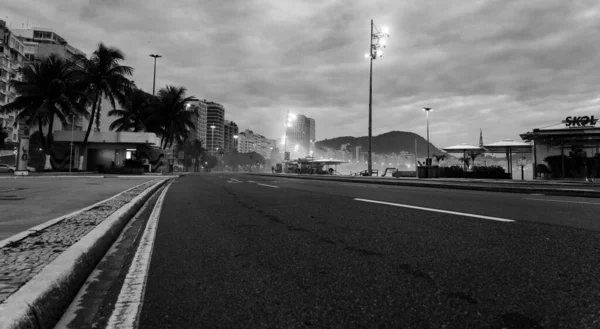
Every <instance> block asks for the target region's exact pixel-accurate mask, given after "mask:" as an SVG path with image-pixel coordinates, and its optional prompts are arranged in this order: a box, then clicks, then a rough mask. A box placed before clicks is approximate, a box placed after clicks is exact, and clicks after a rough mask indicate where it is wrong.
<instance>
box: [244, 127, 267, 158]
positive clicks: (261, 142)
mask: <svg viewBox="0 0 600 329" xmlns="http://www.w3.org/2000/svg"><path fill="white" fill-rule="evenodd" d="M238 136H239V137H238V152H240V153H250V152H256V153H258V154H260V155H261V156H262V157H263V158H265V159H270V158H271V151H272V150H273V140H272V139H268V138H266V137H265V136H263V135H260V134H256V133H254V132H253V131H252V130H249V129H246V130H245V131H243V132H241V133H239V135H238Z"/></svg>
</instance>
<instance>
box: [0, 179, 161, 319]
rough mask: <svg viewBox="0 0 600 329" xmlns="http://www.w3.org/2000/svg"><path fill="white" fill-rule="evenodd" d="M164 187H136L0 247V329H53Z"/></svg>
mask: <svg viewBox="0 0 600 329" xmlns="http://www.w3.org/2000/svg"><path fill="white" fill-rule="evenodd" d="M166 181H167V180H165V179H158V180H153V181H150V182H147V183H144V184H141V185H138V186H136V187H134V188H132V189H129V190H127V191H125V192H123V193H120V194H119V195H117V196H116V197H113V198H111V199H108V200H106V201H104V202H103V203H100V204H96V205H93V206H92V207H91V208H85V209H84V211H79V212H75V213H72V214H70V215H67V216H63V217H60V218H57V219H56V220H53V221H50V222H47V223H44V224H42V225H41V226H40V227H39V228H38V229H39V230H36V231H27V232H26V234H22V235H19V237H18V239H11V240H9V241H7V243H6V244H5V245H4V246H2V247H0V268H2V270H3V271H2V273H0V329H13V328H30V326H29V325H28V324H31V323H33V322H38V327H39V328H52V327H53V326H54V324H55V323H56V322H57V321H58V320H59V319H60V317H61V316H62V313H63V312H64V310H65V309H66V308H67V307H68V306H69V304H70V302H71V300H72V298H73V297H75V295H76V294H77V292H78V291H79V288H80V287H81V284H83V283H84V282H85V279H86V278H87V277H88V275H89V274H90V273H91V271H92V270H93V269H94V267H95V266H96V264H97V263H98V262H99V261H100V259H102V257H103V256H104V254H105V252H106V251H107V250H108V248H110V246H111V245H112V242H113V241H114V240H115V239H116V238H117V237H118V235H119V234H120V232H121V229H122V228H123V227H124V226H125V225H126V224H127V222H128V221H129V219H130V218H131V217H133V215H134V214H135V213H137V211H138V210H139V209H140V208H141V207H142V205H143V204H144V203H145V202H146V200H147V199H148V198H149V197H150V196H151V195H152V193H154V191H156V190H157V189H158V188H160V186H161V185H163V184H164V183H166ZM32 321H33V322H32ZM34 327H35V326H34Z"/></svg>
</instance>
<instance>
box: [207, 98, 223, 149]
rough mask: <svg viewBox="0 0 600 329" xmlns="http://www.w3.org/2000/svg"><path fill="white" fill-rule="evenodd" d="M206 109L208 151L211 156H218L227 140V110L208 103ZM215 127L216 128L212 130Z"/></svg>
mask: <svg viewBox="0 0 600 329" xmlns="http://www.w3.org/2000/svg"><path fill="white" fill-rule="evenodd" d="M204 103H205V104H206V106H207V109H206V113H207V115H206V149H207V150H208V151H209V152H210V153H211V154H216V153H217V152H218V151H220V150H223V148H224V138H225V108H224V107H223V105H221V104H218V103H214V102H207V101H206V100H205V101H204ZM211 127H214V128H211Z"/></svg>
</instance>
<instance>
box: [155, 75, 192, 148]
mask: <svg viewBox="0 0 600 329" xmlns="http://www.w3.org/2000/svg"><path fill="white" fill-rule="evenodd" d="M185 92H186V88H185V87H175V86H166V88H163V89H161V90H159V91H158V100H157V103H156V104H154V105H153V106H154V110H153V112H152V114H150V115H149V117H148V125H149V126H151V127H152V130H151V131H152V132H155V133H157V134H158V135H160V136H161V140H160V145H161V147H162V148H163V149H166V148H168V147H171V146H173V143H175V142H177V143H178V144H180V145H181V144H183V142H184V141H185V140H186V139H188V137H189V136H190V131H191V130H193V129H196V125H195V124H194V116H196V115H198V111H197V110H196V109H194V108H191V109H190V108H189V107H188V106H187V104H188V103H189V102H193V101H197V100H198V99H197V98H196V97H194V96H189V97H186V96H185Z"/></svg>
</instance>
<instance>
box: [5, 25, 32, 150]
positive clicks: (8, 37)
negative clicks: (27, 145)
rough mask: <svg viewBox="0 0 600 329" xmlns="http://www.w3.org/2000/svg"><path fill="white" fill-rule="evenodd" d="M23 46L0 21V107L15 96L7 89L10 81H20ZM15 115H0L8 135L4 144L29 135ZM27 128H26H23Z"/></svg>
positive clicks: (23, 54) (23, 56)
mask: <svg viewBox="0 0 600 329" xmlns="http://www.w3.org/2000/svg"><path fill="white" fill-rule="evenodd" d="M24 59H25V44H23V42H22V41H21V40H19V38H18V37H17V36H16V35H15V34H14V33H13V32H12V31H11V30H10V29H8V27H7V26H6V22H5V21H3V20H0V107H2V106H3V105H6V104H8V103H11V102H12V101H14V100H15V98H16V97H17V94H16V93H15V92H14V90H12V89H11V88H10V87H9V82H10V80H13V79H15V80H21V78H22V77H21V74H20V73H19V72H18V70H19V69H20V68H22V67H23V63H24ZM15 118H16V113H11V114H0V126H1V127H2V128H3V129H4V131H5V132H6V133H7V134H8V137H7V138H6V140H5V141H6V142H13V143H18V142H19V135H20V134H21V135H29V131H25V130H22V129H20V128H22V127H21V126H20V125H19V123H18V122H15ZM25 128H27V127H25Z"/></svg>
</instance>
